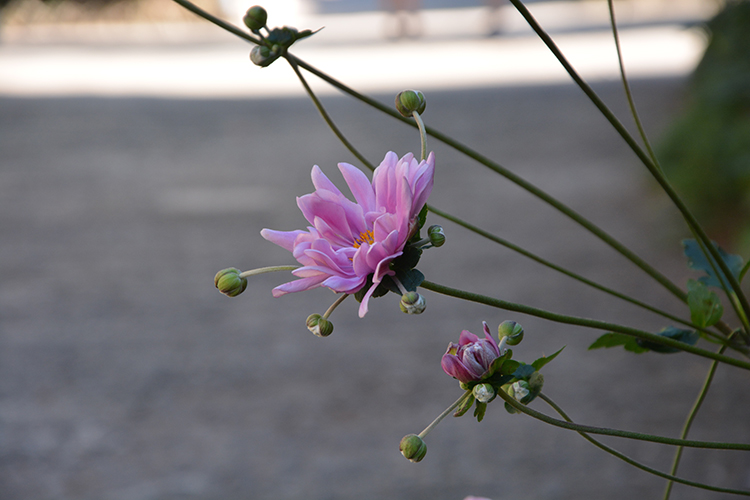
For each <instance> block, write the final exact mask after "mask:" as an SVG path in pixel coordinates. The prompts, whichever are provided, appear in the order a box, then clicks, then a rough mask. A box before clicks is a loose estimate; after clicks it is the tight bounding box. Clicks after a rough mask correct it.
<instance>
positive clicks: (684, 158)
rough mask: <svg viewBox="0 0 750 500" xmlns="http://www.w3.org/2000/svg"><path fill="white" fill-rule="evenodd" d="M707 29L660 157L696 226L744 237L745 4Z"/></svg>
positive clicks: (749, 7) (747, 210)
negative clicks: (679, 112) (685, 98)
mask: <svg viewBox="0 0 750 500" xmlns="http://www.w3.org/2000/svg"><path fill="white" fill-rule="evenodd" d="M706 29H707V31H708V33H709V35H710V42H709V45H708V47H707V48H706V52H705V54H704V56H703V59H702V60H701V62H700V64H699V65H698V67H697V68H696V70H695V73H694V74H693V77H692V80H691V83H690V87H689V93H688V101H689V102H688V107H687V109H686V110H685V112H684V114H683V115H682V116H681V117H680V118H679V119H678V120H677V121H676V122H675V123H674V125H673V126H672V128H671V130H669V131H668V133H667V134H666V136H665V137H664V138H663V142H662V143H661V145H660V147H659V148H658V149H659V150H658V156H659V159H660V161H661V163H662V167H663V169H664V172H665V174H666V175H667V177H668V178H669V180H670V181H671V182H672V183H673V184H674V185H675V187H676V188H677V190H678V192H679V193H680V194H681V195H682V196H683V197H684V198H685V200H686V201H687V203H688V205H689V206H690V207H691V209H693V210H694V211H695V213H696V214H697V215H698V217H699V218H701V219H703V220H704V221H705V222H707V223H709V224H711V225H712V226H713V227H714V229H715V230H722V231H729V232H732V231H737V230H742V229H745V230H748V229H750V226H749V225H748V224H747V222H745V225H746V227H745V228H741V227H737V226H736V225H737V222H738V221H747V220H748V215H750V38H749V36H748V33H750V2H747V1H740V2H729V3H728V4H727V5H726V7H725V8H724V9H723V10H722V11H721V12H720V13H719V14H718V15H717V16H716V17H714V18H713V19H712V20H711V21H709V22H708V24H707V26H706ZM729 214H731V215H729ZM735 235H736V234H735Z"/></svg>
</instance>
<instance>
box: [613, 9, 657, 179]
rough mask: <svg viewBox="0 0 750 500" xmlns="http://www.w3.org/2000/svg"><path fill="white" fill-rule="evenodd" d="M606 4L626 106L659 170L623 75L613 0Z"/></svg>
mask: <svg viewBox="0 0 750 500" xmlns="http://www.w3.org/2000/svg"><path fill="white" fill-rule="evenodd" d="M607 6H608V7H609V20H610V23H611V24H612V35H613V37H614V39H615V48H616V49H617V62H618V64H619V65H620V77H621V79H622V86H623V87H624V89H625V97H626V99H627V100H628V106H629V107H630V114H631V115H633V121H634V122H635V126H636V128H637V129H638V134H640V136H641V140H642V141H643V144H644V146H646V151H648V155H649V157H651V160H652V161H653V162H654V165H656V166H657V168H659V170H661V166H659V162H658V160H657V159H656V155H655V154H654V150H653V149H652V148H651V143H650V142H649V140H648V137H647V136H646V132H645V131H644V129H643V124H642V123H641V119H640V117H639V116H638V111H636V109H635V101H634V100H633V94H632V93H631V92H630V83H628V78H627V76H625V63H624V62H623V58H622V48H621V47H620V33H619V30H618V29H617V23H616V22H615V6H614V3H613V1H612V0H607Z"/></svg>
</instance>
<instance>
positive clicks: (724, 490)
mask: <svg viewBox="0 0 750 500" xmlns="http://www.w3.org/2000/svg"><path fill="white" fill-rule="evenodd" d="M539 399H541V400H543V401H544V402H545V403H547V404H548V405H549V406H550V407H551V408H552V409H553V410H555V411H556V412H557V413H558V414H559V415H560V416H561V417H562V418H564V419H565V421H566V422H573V421H572V420H571V419H570V417H568V415H566V414H565V412H564V411H563V410H562V408H560V407H559V406H557V404H555V402H554V401H552V400H551V399H550V398H548V397H547V396H546V395H544V394H542V393H540V394H539ZM578 434H580V435H581V437H582V438H584V439H585V440H586V441H588V442H589V443H591V444H593V445H594V446H596V447H597V448H599V449H600V450H603V451H605V452H607V453H609V454H610V455H613V456H615V457H617V458H619V459H620V460H622V461H623V462H625V463H627V464H630V465H632V466H633V467H636V468H638V469H641V470H642V471H645V472H648V473H649V474H653V475H655V476H659V477H662V478H664V479H668V480H669V481H670V484H672V482H675V483H681V484H684V485H687V486H692V487H694V488H701V489H704V490H709V491H718V492H720V493H732V494H735V495H745V496H750V491H743V490H733V489H730V488H721V487H718V486H711V485H708V484H704V483H698V482H696V481H689V480H687V479H682V478H679V477H676V476H675V475H674V471H673V472H672V473H671V474H666V473H664V472H661V471H658V470H656V469H653V468H651V467H649V466H648V465H645V464H642V463H640V462H638V461H636V460H633V459H632V458H630V457H628V456H627V455H624V454H622V453H620V452H619V451H617V450H615V449H614V448H610V447H609V446H607V445H606V444H604V443H602V442H601V441H599V440H597V439H594V438H592V437H591V436H589V435H588V434H586V433H585V432H579V433H578ZM680 449H682V447H680Z"/></svg>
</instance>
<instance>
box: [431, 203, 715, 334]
mask: <svg viewBox="0 0 750 500" xmlns="http://www.w3.org/2000/svg"><path fill="white" fill-rule="evenodd" d="M427 208H428V210H429V211H430V212H432V213H434V214H435V215H438V216H440V217H443V218H445V219H448V220H449V221H451V222H454V223H456V224H458V225H459V226H461V227H463V228H465V229H468V230H469V231H471V232H473V233H476V234H478V235H480V236H482V237H484V238H487V239H488V240H490V241H494V242H495V243H497V244H499V245H502V246H504V247H506V248H509V249H511V250H513V251H514V252H517V253H520V254H521V255H523V256H524V257H528V258H529V259H531V260H533V261H535V262H538V263H539V264H541V265H543V266H545V267H548V268H550V269H553V270H555V271H557V272H559V273H562V274H564V275H565V276H568V277H570V278H573V279H574V280H576V281H579V282H581V283H583V284H585V285H588V286H590V287H592V288H595V289H597V290H600V291H602V292H604V293H607V294H609V295H612V296H614V297H617V298H619V299H621V300H624V301H626V302H630V303H631V304H634V305H636V306H638V307H641V308H643V309H646V310H648V311H651V312H653V313H655V314H658V315H660V316H663V317H665V318H667V319H670V320H672V321H674V322H676V323H680V324H682V325H685V326H689V327H691V328H695V329H696V330H699V331H701V332H703V333H705V334H707V335H709V336H711V337H713V338H715V339H716V340H720V341H724V340H725V339H724V337H722V336H720V335H719V334H717V333H715V332H712V331H710V330H708V329H706V328H701V327H699V326H697V325H694V324H693V323H692V322H689V321H687V320H684V319H682V318H679V317H677V316H674V315H672V314H670V313H668V312H666V311H664V310H661V309H659V308H657V307H654V306H651V305H649V304H646V303H645V302H641V301H640V300H638V299H635V298H633V297H630V296H628V295H625V294H623V293H620V292H617V291H615V290H612V289H611V288H608V287H606V286H604V285H601V284H599V283H596V282H595V281H591V280H589V279H588V278H584V277H583V276H581V275H579V274H577V273H574V272H572V271H569V270H568V269H565V268H564V267H561V266H558V265H556V264H553V263H552V262H549V261H548V260H546V259H543V258H542V257H539V256H538V255H536V254H534V253H532V252H530V251H528V250H526V249H524V248H522V247H519V246H518V245H515V244H513V243H511V242H509V241H507V240H505V239H503V238H500V237H499V236H496V235H494V234H492V233H490V232H488V231H485V230H484V229H481V228H480V227H477V226H475V225H473V224H471V223H469V222H466V221H464V220H462V219H459V218H458V217H456V216H454V215H451V214H449V213H447V212H444V211H443V210H440V209H438V208H437V207H434V206H432V205H427Z"/></svg>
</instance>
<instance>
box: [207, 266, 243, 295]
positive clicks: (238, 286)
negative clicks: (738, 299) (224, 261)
mask: <svg viewBox="0 0 750 500" xmlns="http://www.w3.org/2000/svg"><path fill="white" fill-rule="evenodd" d="M214 286H216V288H218V289H219V291H220V292H221V293H223V294H224V295H226V296H227V297H236V296H238V295H239V294H241V293H242V292H244V291H245V289H246V288H247V278H242V277H240V271H239V269H235V268H233V267H230V268H227V269H222V270H221V271H219V272H218V273H216V276H214Z"/></svg>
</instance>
